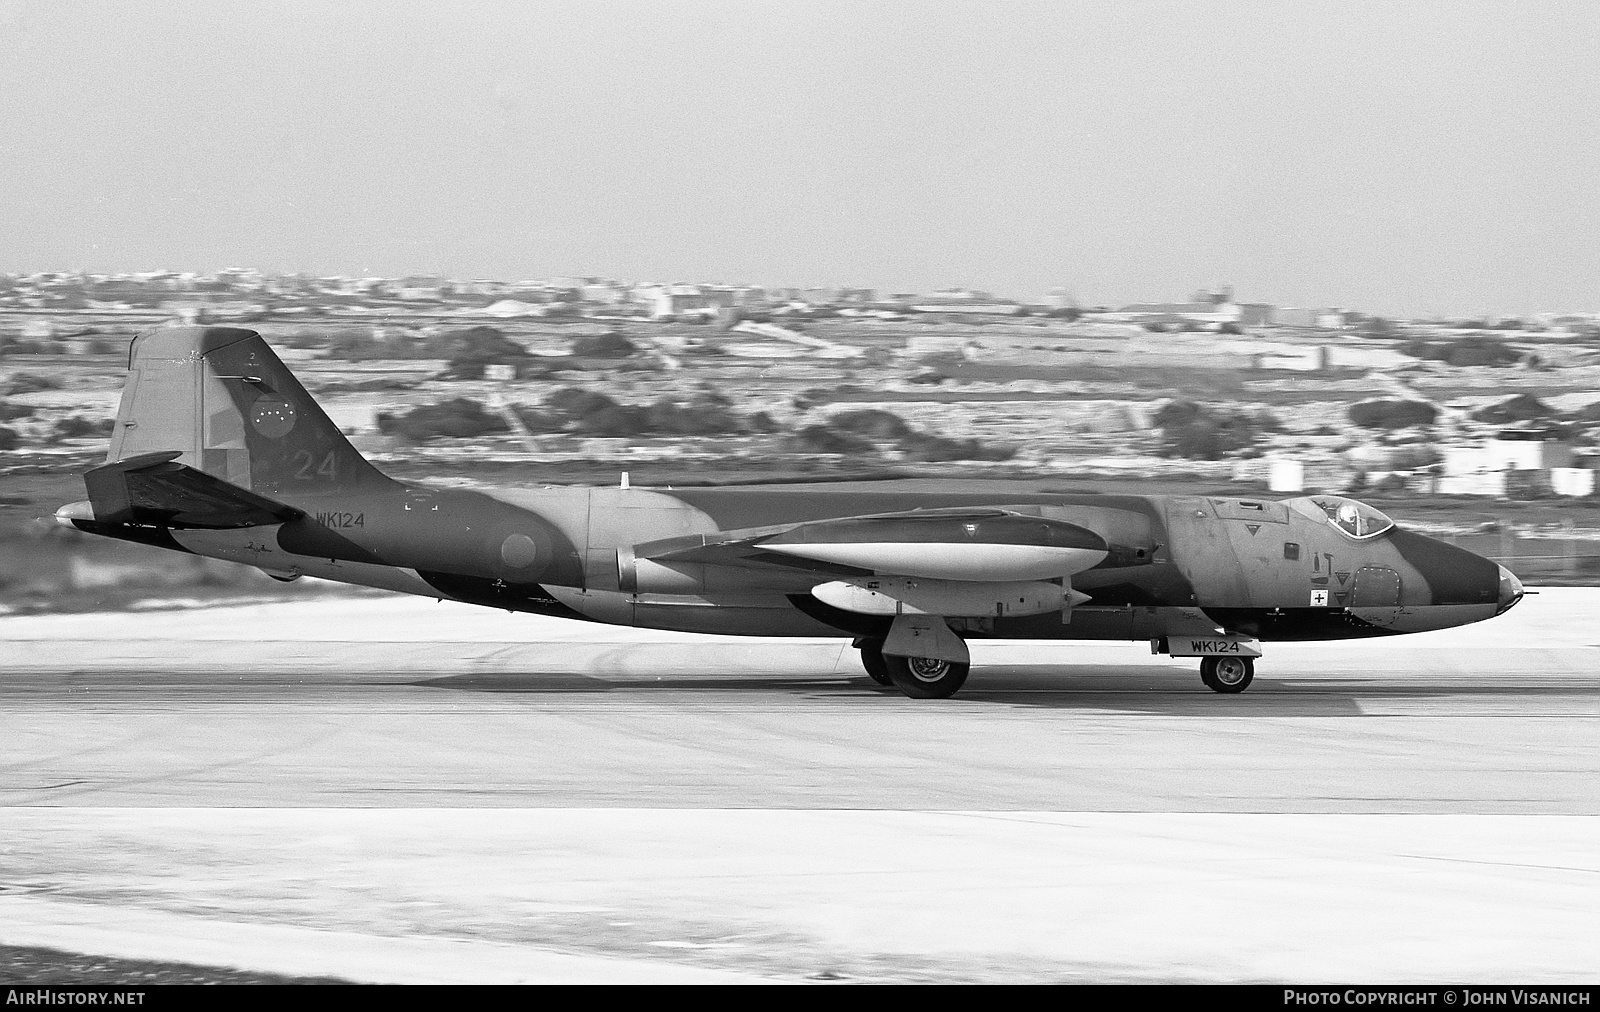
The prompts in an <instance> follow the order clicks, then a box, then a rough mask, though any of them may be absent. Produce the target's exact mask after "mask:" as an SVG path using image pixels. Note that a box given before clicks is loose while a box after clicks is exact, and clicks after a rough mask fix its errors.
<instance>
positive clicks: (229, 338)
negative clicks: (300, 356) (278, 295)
mask: <svg viewBox="0 0 1600 1012" xmlns="http://www.w3.org/2000/svg"><path fill="white" fill-rule="evenodd" d="M170 450H177V451H179V452H180V453H181V456H180V457H179V458H178V460H179V461H180V462H182V463H185V464H188V465H189V466H190V467H193V468H196V469H198V470H200V471H204V472H206V473H207V474H210V475H213V476H215V477H217V478H221V479H222V480H224V481H226V482H229V483H230V484H233V485H238V486H240V487H241V488H246V489H249V490H251V491H253V492H256V493H258V494H261V495H266V496H271V497H273V498H285V497H289V498H292V497H295V496H298V495H317V494H319V493H327V492H331V491H334V490H335V489H343V488H348V487H351V486H356V485H364V484H368V483H373V482H386V481H387V480H388V479H387V478H385V477H384V475H383V474H382V473H381V472H380V471H378V469H377V468H375V467H373V466H372V465H371V464H370V463H368V462H367V460H366V458H365V457H363V456H361V454H360V453H358V452H357V451H356V448H355V447H353V446H351V445H350V441H349V440H347V439H345V437H344V434H343V433H342V432H340V431H339V429H338V427H337V426H335V425H334V424H333V422H331V421H330V420H329V419H328V416H327V415H326V414H325V413H323V410H322V408H321V407H319V406H318V405H317V403H316V401H314V400H312V399H311V395H310V394H308V393H307V392H306V390H305V388H304V387H302V386H301V385H300V382H299V381H298V380H296V379H295V378H294V376H293V374H291V373H290V372H289V370H288V368H287V367H286V366H285V365H284V364H283V363H282V362H281V361H279V359H278V356H277V355H275V354H273V352H272V349H271V348H270V347H268V346H267V342H266V341H264V340H262V338H261V335H260V334H258V333H256V332H255V331H253V330H241V329H235V328H231V327H162V328H158V329H155V330H151V331H148V332H146V333H144V334H141V335H139V336H138V337H136V338H134V341H133V346H132V348H131V349H130V351H129V360H128V380H127V384H126V385H125V386H124V387H123V390H122V403H121V405H120V407H119V408H118V409H117V425H116V430H115V431H114V432H113V434H112V437H111V453H110V455H109V456H108V457H107V462H108V463H110V462H113V461H119V460H125V459H127V458H129V457H133V456H137V455H139V454H144V453H155V452H160V451H170Z"/></svg>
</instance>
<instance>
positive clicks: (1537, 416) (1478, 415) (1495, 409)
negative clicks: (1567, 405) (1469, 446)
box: [1472, 394, 1561, 425]
mask: <svg viewBox="0 0 1600 1012" xmlns="http://www.w3.org/2000/svg"><path fill="white" fill-rule="evenodd" d="M1472 417H1473V418H1475V419H1477V420H1478V421H1480V422H1492V423H1494V424H1496V425H1510V424H1514V423H1516V422H1556V421H1560V420H1561V413H1560V412H1559V411H1557V410H1556V409H1555V408H1552V407H1551V406H1550V405H1548V404H1546V403H1545V402H1544V401H1541V400H1540V399H1539V398H1537V397H1535V396H1533V395H1532V394H1517V395H1516V396H1514V397H1508V398H1506V399H1505V400H1503V401H1501V402H1499V403H1498V404H1490V405H1488V406H1486V407H1482V408H1479V409H1478V410H1477V411H1474V412H1473V413H1472Z"/></svg>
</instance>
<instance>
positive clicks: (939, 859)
mask: <svg viewBox="0 0 1600 1012" xmlns="http://www.w3.org/2000/svg"><path fill="white" fill-rule="evenodd" d="M1597 607H1600V592H1597V591H1593V590H1552V591H1546V592H1545V593H1543V594H1541V595H1539V596H1537V597H1530V598H1529V599H1528V600H1527V601H1526V602H1524V603H1523V604H1522V605H1521V606H1519V608H1518V609H1517V610H1515V611H1513V612H1511V613H1510V614H1509V615H1507V616H1504V617H1502V618H1500V619H1496V620H1494V621H1491V622H1488V623H1484V624H1480V625H1478V626H1472V627H1467V628H1464V629H1460V630H1452V631H1448V632H1444V633H1438V634H1427V635H1424V636H1413V637H1401V638H1396V639H1392V640H1369V641H1358V642H1351V643H1333V644H1296V645H1268V647H1267V656H1266V657H1265V658H1264V659H1263V660H1262V661H1260V662H1258V667H1257V679H1256V683H1255V685H1253V686H1252V687H1251V689H1250V690H1249V691H1248V692H1246V693H1244V694H1243V695H1241V696H1236V697H1227V696H1220V695H1217V694H1215V693H1212V692H1210V691H1208V690H1206V689H1205V688H1204V687H1203V686H1201V685H1200V682H1199V678H1198V675H1197V674H1196V673H1195V669H1194V667H1193V662H1189V661H1174V660H1172V659H1170V658H1165V657H1153V656H1151V655H1150V654H1149V652H1148V648H1147V646H1145V645H1144V644H1059V643H1052V644H1033V643H1026V644H985V643H977V644H974V649H973V653H974V671H973V675H972V677H971V679H970V680H969V682H968V684H967V687H966V689H965V690H963V692H962V694H961V695H960V696H958V697H957V698H955V699H953V700H946V701H917V700H909V699H906V698H904V697H902V696H899V695H898V694H896V693H893V692H890V691H887V690H882V689H878V688H877V687H875V686H873V685H872V683H871V682H870V681H868V680H867V678H866V677H865V675H864V674H863V673H862V672H861V669H860V667H859V665H858V664H857V662H856V660H855V655H854V652H853V651H850V650H848V649H846V648H845V646H844V644H843V643H842V641H804V640H784V641H760V640H757V641H746V640H736V639H720V638H710V637H692V636H682V635H675V634H662V633H646V632H639V631H636V630H627V629H613V628H609V627H601V626H594V625H586V624H580V623H568V622H563V621H560V620H547V619H540V618H531V617H528V616H511V615H506V614H503V613H498V612H492V611H487V610H484V609H473V608H468V607H465V606H456V605H450V604H435V603H433V602H431V601H419V600H414V599H400V598H394V599H388V598H382V599H380V598H371V599H357V600H349V601H333V602H330V601H318V602H310V603H295V604H287V605H284V604H279V605H256V606H246V607H236V608H218V609H198V610H184V611H153V612H146V613H124V614H114V615H76V616H49V617H28V618H21V617H10V618H0V650H3V651H4V654H3V660H0V797H3V799H4V804H5V805H6V806H7V807H5V808H3V809H0V820H3V824H4V834H3V838H0V839H3V842H0V847H3V850H0V856H3V858H4V864H3V866H0V867H3V875H0V943H10V944H54V945H58V946H60V947H67V948H72V947H74V945H76V946H87V945H91V944H92V946H93V951H104V952H105V954H107V955H123V956H129V957H134V958H150V957H151V956H152V954H153V953H154V955H155V956H156V958H170V959H180V958H188V959H196V960H198V961H202V962H204V961H211V962H219V961H220V962H226V963H227V964H228V965H236V966H241V967H243V968H250V969H261V970H270V971H278V972H306V973H340V972H343V973H345V974H347V975H354V976H357V977H358V978H359V979H381V980H388V979H428V980H433V979H450V974H451V973H455V974H457V975H458V977H459V978H460V979H473V980H489V979H590V978H592V979H609V980H615V979H654V976H653V975H662V976H663V977H664V975H666V974H669V973H708V974H712V975H713V976H714V977H718V978H719V979H720V975H728V979H740V978H742V977H744V976H747V975H750V974H755V975H759V976H761V977H764V978H770V979H777V980H804V979H813V978H816V979H833V978H838V977H843V978H848V979H867V980H1040V979H1043V980H1053V979H1063V980H1107V979H1112V980H1144V979H1156V980H1276V979H1300V980H1310V979H1317V980H1327V979H1335V978H1344V979H1361V980H1452V979H1454V980H1470V981H1489V980H1516V981H1541V980H1574V979H1576V980H1583V979H1592V978H1593V977H1594V976H1595V975H1596V973H1597V972H1600V957H1596V956H1595V953H1596V952H1600V913H1597V911H1600V818H1597V816H1600V670H1597V669H1600V665H1596V663H1595V661H1596V659H1597V657H1600V652H1597V650H1596V646H1595V643H1596V642H1600V631H1597V632H1595V633H1591V632H1590V629H1591V628H1593V626H1592V623H1591V622H1590V620H1589V616H1591V615H1594V614H1596V613H1597V611H1596V609H1597ZM241 809H244V810H243V811H241ZM113 912H114V913H115V917H114V918H113V917H112V913H113ZM264 931H265V932H266V934H265V935H263V934H262V932H264ZM330 932H331V933H334V934H333V935H329V934H328V933H330ZM397 937H399V938H402V939H403V941H396V938H397ZM331 938H336V940H335V941H330V939H331ZM69 943H70V944H69ZM152 946H153V947H154V949H152V948H151V947H152ZM119 947H120V948H119ZM219 947H220V948H219ZM155 949H159V950H160V951H159V952H155V951H154V950H155ZM86 951H88V950H86ZM469 952H470V953H471V954H472V955H471V958H468V956H467V955H466V954H467V953H469ZM224 956H225V957H227V958H226V959H222V958H221V957H224ZM201 957H204V958H201ZM251 960H255V961H256V962H250V961H251ZM563 960H566V962H563ZM574 961H576V962H574ZM630 974H631V975H633V976H631V977H630ZM1486 974H1487V976H1485V975H1486ZM585 975H588V977H587V978H586V976H585ZM696 979H700V978H696Z"/></svg>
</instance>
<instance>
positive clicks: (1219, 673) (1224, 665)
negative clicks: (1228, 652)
mask: <svg viewBox="0 0 1600 1012" xmlns="http://www.w3.org/2000/svg"><path fill="white" fill-rule="evenodd" d="M1255 677H1256V665H1255V662H1254V661H1253V660H1251V659H1250V658H1249V657H1202V658H1201V659H1200V680H1201V681H1202V682H1204V683H1206V688H1208V689H1210V690H1211V691H1213V692H1226V693H1230V694H1231V693H1235V692H1243V691H1244V690H1245V689H1248V688H1249V687H1250V683H1251V681H1253V680H1254V679H1255Z"/></svg>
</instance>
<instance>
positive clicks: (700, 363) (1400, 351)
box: [0, 269, 1600, 496]
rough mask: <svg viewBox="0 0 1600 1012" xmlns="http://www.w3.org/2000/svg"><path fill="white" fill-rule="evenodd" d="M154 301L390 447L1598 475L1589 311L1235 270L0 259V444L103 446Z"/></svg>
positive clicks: (1497, 478)
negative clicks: (849, 280) (1403, 302)
mask: <svg viewBox="0 0 1600 1012" xmlns="http://www.w3.org/2000/svg"><path fill="white" fill-rule="evenodd" d="M165 321H177V322H186V323H214V324H237V325H242V326H249V327H252V328H255V329H259V330H261V331H262V332H263V333H264V334H266V335H267V336H268V337H269V339H271V340H273V341H275V342H276V343H278V344H279V345H280V346H283V345H286V346H287V348H286V357H287V358H288V359H289V360H290V361H291V362H292V364H293V366H294V367H295V368H296V369H297V371H300V372H302V373H304V374H306V378H307V380H308V386H310V388H311V389H312V390H313V392H314V393H316V394H318V396H319V398H321V399H323V400H324V401H325V402H326V403H327V406H328V407H329V409H330V413H331V414H333V415H334V417H335V419H336V420H337V421H338V422H339V423H340V424H341V425H342V426H343V427H344V428H346V429H347V431H349V432H351V434H352V435H353V436H355V437H356V438H357V441H358V443H364V444H365V445H366V447H367V448H368V449H369V450H371V451H373V452H376V453H378V454H379V455H382V454H383V453H384V452H386V451H392V450H395V449H397V448H399V446H401V445H407V446H411V447H421V448H425V451H426V452H431V453H434V454H439V455H445V456H448V455H450V454H452V453H460V452H463V451H467V449H468V447H467V444H471V449H470V452H473V453H482V452H484V451H489V452H491V453H502V454H507V455H513V456H515V455H521V456H523V457H525V458H532V459H541V460H557V459H571V458H584V459H595V460H609V461H615V462H618V463H619V464H620V465H626V464H627V463H629V462H635V463H637V462H642V461H648V460H651V459H661V458H668V457H670V458H674V459H680V460H681V459H690V458H705V459H709V460H734V461H737V460H741V459H743V460H747V461H748V460H756V459H764V460H773V459H781V458H792V459H791V463H792V464H793V467H792V468H790V470H796V471H800V472H805V471H808V470H816V471H819V472H832V471H837V470H840V469H843V470H856V469H861V468H862V467H864V466H873V465H883V466H907V465H918V466H919V467H921V468H922V469H924V470H927V469H929V468H931V469H932V470H933V471H934V472H937V471H939V470H940V469H941V468H943V469H945V470H949V469H955V470H958V471H960V472H961V473H972V472H973V470H974V469H975V468H976V469H977V470H979V471H983V470H986V469H997V470H1001V471H1004V472H1007V473H1015V472H1027V473H1049V474H1060V475H1067V476H1082V475H1104V474H1110V475H1116V474H1128V475H1139V476H1162V475H1185V474H1186V475H1201V476H1204V477H1207V478H1212V479H1227V480H1231V481H1240V482H1257V483H1260V484H1262V485H1263V486H1264V487H1266V488H1268V489H1269V490H1271V491H1274V492H1293V491H1300V490H1303V489H1311V490H1328V491H1334V490H1337V491H1341V492H1361V491H1372V490H1375V489H1376V490H1388V491H1392V492H1398V491H1406V490H1409V491H1412V492H1417V493H1424V494H1434V493H1442V494H1460V495H1482V496H1519V495H1523V496H1528V495H1532V496H1540V495H1544V496H1587V495H1591V494H1593V492H1594V481H1593V474H1594V471H1593V468H1592V466H1591V465H1592V464H1593V463H1594V461H1595V460H1596V457H1595V453H1596V450H1595V432H1594V429H1595V428H1596V427H1600V383H1597V382H1596V379H1597V378H1600V316H1597V315H1596V314H1577V315H1558V314H1541V315H1538V316H1534V317H1529V318H1525V319H1521V318H1519V319H1476V320H1474V319H1466V320H1395V319H1386V318H1382V317H1378V316H1371V315H1366V314H1363V313H1360V312H1357V311H1353V310H1348V309H1341V308H1337V307H1284V306H1275V305H1269V304H1265V303H1260V302H1247V301H1244V300H1242V299H1238V298H1236V297H1235V296H1234V293H1233V291H1232V290H1231V289H1230V288H1228V287H1217V288H1214V289H1205V290H1202V291H1198V292H1196V293H1194V294H1193V295H1191V296H1190V297H1189V298H1188V299H1187V300H1186V301H1182V302H1164V303H1156V302H1152V303H1140V304H1134V305H1124V306H1086V305H1080V304H1079V303H1078V302H1077V300H1076V299H1075V298H1073V296H1072V295H1071V294H1070V293H1068V292H1067V291H1065V290H1057V291H1055V292H1053V293H1051V295H1050V296H1049V297H1047V298H1045V299H1043V300H1041V301H1038V302H1033V303H1024V302H1019V301H1015V300H1009V299H1003V298H997V297H995V296H993V295H990V294H989V293H986V292H980V291H972V290H968V289H949V290H942V291H935V292H930V293H884V292H877V291H874V290H872V289H865V288H843V287H840V288H806V289H800V288H772V287H757V286H749V285H705V284H693V285H692V284H657V283H621V282H616V281H610V280H606V279H601V278H560V279H553V280H546V281H537V282H534V281H523V282H502V281H459V280H451V279H446V278H439V277H422V276H416V277H405V278H376V277H364V278H346V277H308V276H303V275H274V274H267V273H263V272H260V271H255V270H244V269H233V270H224V271H219V272H217V273H216V274H213V275H202V274H194V273H167V272H150V273H140V274H122V275H101V274H82V273H42V274H32V275H0V448H4V449H7V450H11V451H18V450H37V451H40V452H49V451H50V450H52V449H55V448H59V449H70V448H72V447H73V446H75V445H78V444H80V443H82V442H84V441H92V440H94V439H95V438H97V437H98V438H102V439H103V436H104V431H105V427H106V426H107V425H108V424H109V419H110V418H111V417H112V415H113V414H114V407H115V396H116V390H117V385H118V382H117V380H116V378H115V377H114V376H111V375H107V374H106V370H103V369H102V370H96V369H93V368H88V369H85V368H84V366H88V365H89V364H90V363H91V362H92V361H93V360H95V359H104V360H106V362H105V364H106V365H108V366H114V365H115V363H116V362H118V361H120V359H121V356H122V355H123V353H124V351H125V346H126V342H127V340H128V339H129V338H131V336H132V335H133V334H134V333H136V332H137V331H138V330H140V329H142V328H144V327H147V326H150V325H153V324H156V323H160V322H165ZM111 371H112V372H114V371H115V370H114V369H113V370H111Z"/></svg>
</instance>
